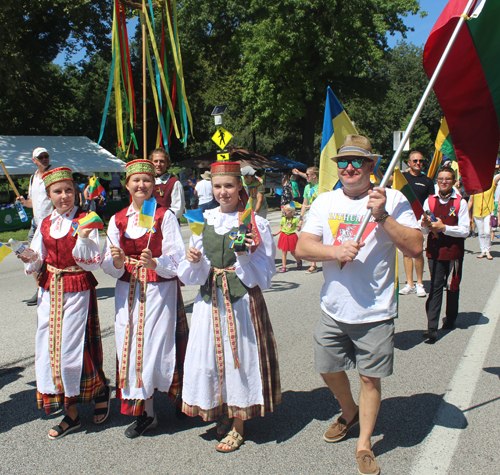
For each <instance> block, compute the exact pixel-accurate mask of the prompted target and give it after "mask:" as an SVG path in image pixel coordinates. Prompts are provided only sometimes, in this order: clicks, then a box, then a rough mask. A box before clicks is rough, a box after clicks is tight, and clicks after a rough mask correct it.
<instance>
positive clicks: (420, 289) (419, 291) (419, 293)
mask: <svg viewBox="0 0 500 475" xmlns="http://www.w3.org/2000/svg"><path fill="white" fill-rule="evenodd" d="M417 296H418V297H426V296H427V294H426V293H425V288H424V284H417Z"/></svg>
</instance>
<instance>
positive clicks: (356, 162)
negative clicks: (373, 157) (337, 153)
mask: <svg viewBox="0 0 500 475" xmlns="http://www.w3.org/2000/svg"><path fill="white" fill-rule="evenodd" d="M364 162H365V160H364V159H363V158H353V159H352V160H347V159H345V158H341V159H339V160H337V166H338V167H339V168H347V167H348V166H349V164H351V165H352V166H353V167H354V168H361V167H362V166H363V163H364Z"/></svg>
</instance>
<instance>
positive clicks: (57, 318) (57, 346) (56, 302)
mask: <svg viewBox="0 0 500 475" xmlns="http://www.w3.org/2000/svg"><path fill="white" fill-rule="evenodd" d="M47 270H48V271H49V272H50V273H52V274H54V277H53V278H52V279H51V280H50V287H49V291H50V316H49V354H50V367H51V369H52V380H53V381H54V385H55V387H56V391H57V392H58V394H61V393H63V392H64V385H63V381H62V377H61V339H62V321H63V304H64V284H63V283H64V279H61V277H62V275H63V274H82V273H84V272H85V271H84V270H83V269H82V268H81V267H78V266H70V267H66V268H65V269H58V268H57V267H54V266H51V265H50V264H47Z"/></svg>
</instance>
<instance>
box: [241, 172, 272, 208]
mask: <svg viewBox="0 0 500 475" xmlns="http://www.w3.org/2000/svg"><path fill="white" fill-rule="evenodd" d="M241 174H242V176H243V180H244V183H243V184H244V185H245V190H246V192H247V195H248V196H249V197H250V198H252V209H253V210H254V212H255V214H258V215H259V216H261V217H262V218H266V217H267V201H266V197H265V192H266V190H265V188H264V180H263V179H262V178H260V177H258V176H257V175H256V174H255V170H254V169H253V168H252V167H249V166H247V167H243V168H242V169H241Z"/></svg>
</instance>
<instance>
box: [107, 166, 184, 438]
mask: <svg viewBox="0 0 500 475" xmlns="http://www.w3.org/2000/svg"><path fill="white" fill-rule="evenodd" d="M154 173H155V170H154V166H153V164H152V162H150V161H149V160H134V161H132V162H129V163H128V164H127V166H126V182H125V186H126V188H127V190H128V191H129V193H130V196H131V199H132V203H131V204H130V206H129V207H128V208H125V209H124V210H122V211H120V212H119V213H117V214H116V215H114V216H113V217H112V218H111V220H110V222H109V227H108V236H109V241H110V243H108V242H107V243H106V251H105V254H104V259H103V262H102V264H101V266H102V268H103V270H104V272H106V273H107V274H109V275H111V276H113V277H116V278H117V279H118V282H117V283H116V290H115V309H116V319H115V336H116V350H117V361H118V364H117V385H116V386H117V397H118V398H121V399H122V404H121V412H122V413H123V414H127V415H131V416H135V417H137V419H136V421H135V422H134V423H133V424H132V425H130V426H129V427H128V428H127V429H126V431H125V435H126V436H127V437H128V438H135V437H138V436H140V435H142V434H143V433H144V432H145V431H146V430H148V429H152V428H154V427H156V425H157V418H156V414H155V412H154V410H153V394H154V391H155V389H158V390H159V391H164V392H167V393H168V395H169V396H170V398H171V399H172V400H173V401H174V402H175V403H176V404H177V405H178V407H180V405H181V387H182V367H183V363H184V353H185V349H186V344H187V335H188V327H187V320H186V313H185V310H184V304H183V301H182V295H181V291H180V285H179V281H178V279H177V266H178V263H179V261H180V260H181V259H182V257H183V255H184V249H185V248H184V242H183V240H182V236H181V232H180V228H179V224H178V223H177V219H176V218H175V216H174V214H173V213H172V212H171V211H169V210H168V209H167V208H162V207H157V208H156V209H155V212H154V218H153V222H152V227H150V228H146V227H141V226H140V224H141V223H140V211H141V208H142V206H143V203H144V202H145V201H147V200H149V199H150V198H151V196H152V193H153V188H154V184H155V179H154ZM108 244H109V247H108Z"/></svg>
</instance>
